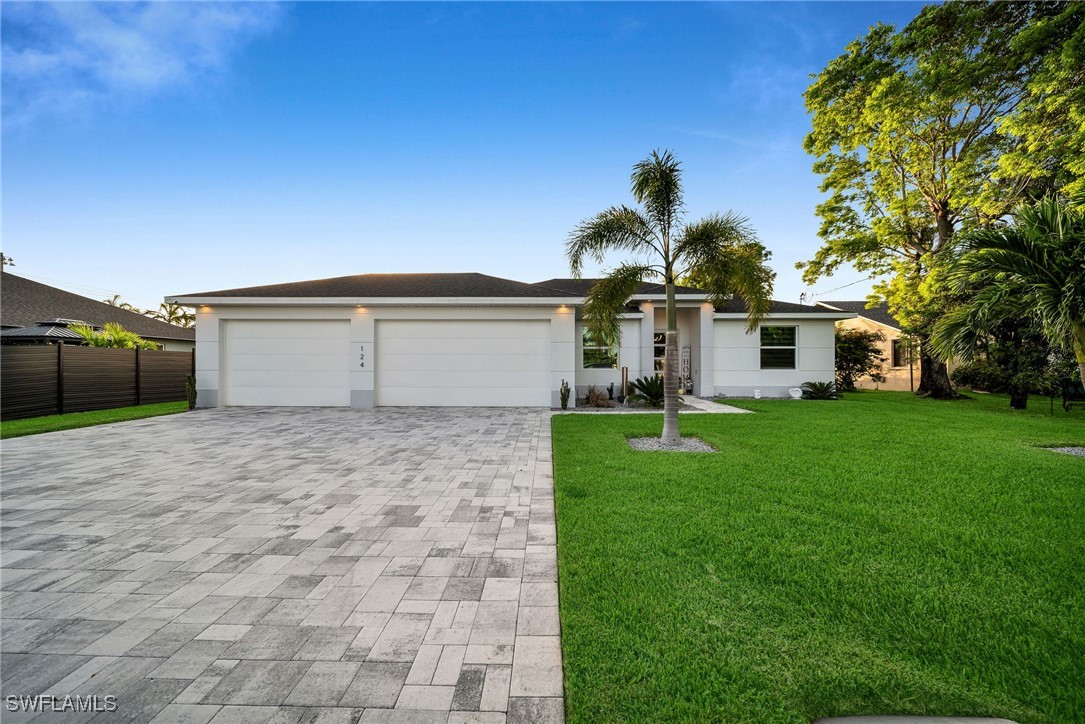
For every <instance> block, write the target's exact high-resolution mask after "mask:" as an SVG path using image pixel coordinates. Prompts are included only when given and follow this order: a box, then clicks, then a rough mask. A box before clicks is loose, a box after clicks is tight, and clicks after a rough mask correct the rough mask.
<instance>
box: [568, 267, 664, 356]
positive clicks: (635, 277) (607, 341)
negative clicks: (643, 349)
mask: <svg viewBox="0 0 1085 724" xmlns="http://www.w3.org/2000/svg"><path fill="white" fill-rule="evenodd" d="M655 273H656V272H655V270H654V269H653V268H652V267H650V266H647V265H643V264H622V265H621V266H619V267H617V268H616V269H614V270H613V271H611V272H610V274H608V275H607V276H605V277H603V278H602V279H600V280H599V281H598V282H596V283H595V285H594V286H593V287H592V288H591V289H589V290H588V293H587V294H586V295H585V297H584V326H585V328H586V329H587V332H588V335H589V336H590V337H591V338H592V339H593V340H595V341H596V342H597V343H598V344H603V345H612V344H617V343H618V342H620V341H621V324H620V322H619V315H621V313H622V312H624V311H625V306H626V304H628V302H629V298H630V297H632V296H633V295H634V294H636V292H637V289H639V288H640V285H641V283H642V282H643V281H644V280H645V279H646V278H649V277H651V276H652V275H653V274H655Z"/></svg>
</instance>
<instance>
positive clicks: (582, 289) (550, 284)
mask: <svg viewBox="0 0 1085 724" xmlns="http://www.w3.org/2000/svg"><path fill="white" fill-rule="evenodd" d="M598 281H599V280H598V279H547V280H546V281H545V282H535V284H534V285H533V286H536V287H546V288H547V289H555V290H558V291H562V292H567V293H569V294H575V295H576V296H578V297H582V296H584V295H585V294H587V293H588V290H589V289H591V288H592V287H593V286H595V283H596V282H598ZM666 292H667V290H666V288H665V287H664V286H663V285H662V284H650V283H644V284H641V285H640V289H638V290H637V294H645V295H650V294H660V295H662V294H666ZM674 292H675V294H704V292H703V291H701V290H700V289H694V288H693V287H678V286H676V287H675V288H674Z"/></svg>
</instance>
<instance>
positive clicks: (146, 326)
mask: <svg viewBox="0 0 1085 724" xmlns="http://www.w3.org/2000/svg"><path fill="white" fill-rule="evenodd" d="M74 322H83V323H85V324H88V325H90V326H92V327H101V326H103V325H104V324H106V323H107V322H116V323H117V324H119V325H121V326H122V327H124V328H125V329H127V330H128V331H130V332H135V333H136V334H138V335H139V336H140V337H143V338H144V339H146V340H150V341H152V342H155V343H157V344H159V345H161V346H162V349H164V350H166V351H168V352H186V351H188V350H190V349H192V348H193V347H194V346H195V344H196V330H195V329H192V328H188V329H186V328H184V327H177V326H175V325H172V324H167V323H166V322H162V321H160V320H157V319H151V318H150V317H147V316H144V315H142V314H140V313H139V312H131V311H129V310H127V309H121V308H120V307H114V306H112V305H109V304H106V303H105V302H99V301H96V300H94V299H88V298H87V297H81V296H79V295H78V294H72V293H71V292H66V291H64V290H63V289H57V288H56V287H51V286H49V285H48V284H42V283H41V282H35V281H32V280H30V279H24V278H23V277H20V276H16V275H14V274H10V273H8V272H6V271H5V272H3V273H0V328H2V329H3V332H0V334H2V335H3V337H2V338H3V342H4V343H5V344H9V343H20V342H22V343H30V344H41V343H46V344H49V343H54V342H55V341H56V340H57V339H64V340H65V341H66V340H67V339H69V338H71V336H74V335H75V333H74V332H71V331H70V330H68V329H66V327H67V325H68V324H71V323H74ZM35 328H37V329H35ZM13 330H18V331H13Z"/></svg>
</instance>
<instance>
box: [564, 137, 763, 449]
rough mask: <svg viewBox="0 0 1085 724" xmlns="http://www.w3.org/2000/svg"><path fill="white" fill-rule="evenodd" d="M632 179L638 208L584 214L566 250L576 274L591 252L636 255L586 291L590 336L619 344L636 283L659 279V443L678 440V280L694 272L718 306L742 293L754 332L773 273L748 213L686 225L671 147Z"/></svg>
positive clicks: (679, 173)
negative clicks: (662, 310)
mask: <svg viewBox="0 0 1085 724" xmlns="http://www.w3.org/2000/svg"><path fill="white" fill-rule="evenodd" d="M630 180H631V191H632V194H633V199H634V201H636V203H637V204H639V206H640V208H632V207H629V206H624V205H623V206H612V207H610V208H609V209H607V210H605V211H603V212H601V213H599V214H597V215H595V216H593V217H591V218H589V219H585V220H584V221H582V222H581V223H580V224H579V225H577V227H576V228H575V229H574V230H573V231H572V233H570V235H569V239H568V241H567V242H566V245H565V251H566V255H567V257H568V260H569V266H570V269H571V271H572V274H573V276H574V277H576V278H580V277H581V275H582V273H583V271H584V263H585V260H586V259H588V258H591V259H594V260H595V261H597V262H599V263H603V262H604V261H605V260H606V255H607V254H608V253H610V252H614V251H619V252H628V253H630V254H632V255H633V259H632V260H630V261H627V262H624V263H621V264H619V265H618V266H617V267H615V268H614V269H612V270H611V271H610V272H609V273H608V274H607V275H606V276H605V277H604V278H602V279H600V280H599V281H598V282H597V283H596V284H595V285H594V286H592V288H591V289H590V290H589V291H588V293H587V295H586V297H585V300H584V310H583V313H584V324H585V327H586V328H587V331H588V334H589V336H590V337H591V338H592V339H594V340H596V341H598V342H600V343H602V344H607V345H611V344H617V343H618V342H619V340H620V335H621V332H620V325H619V315H620V314H621V313H622V312H624V311H625V307H626V304H627V303H628V301H629V299H630V297H632V296H633V295H634V294H635V293H636V292H637V291H638V290H639V289H640V287H641V284H643V283H644V282H650V281H654V282H661V283H663V284H664V286H665V289H666V299H667V332H666V348H665V350H666V352H665V357H664V365H663V381H664V402H663V434H662V442H663V443H664V444H665V445H676V444H678V442H679V440H680V436H679V430H678V406H679V400H678V374H679V369H678V313H677V305H676V303H675V285H676V283H677V281H678V280H679V279H681V278H683V277H686V276H688V275H691V274H692V275H695V276H696V278H697V279H698V281H699V283H700V286H701V288H702V289H703V290H704V291H705V292H706V293H707V295H708V297H709V299H710V300H711V301H712V302H713V303H714V304H716V305H722V304H725V303H726V302H728V301H729V300H730V299H731V298H732V297H734V296H738V297H740V298H741V299H742V300H743V302H744V303H745V308H746V315H747V316H746V326H747V331H751V332H752V331H753V330H754V329H756V328H757V325H758V324H759V322H760V321H761V319H763V318H764V316H765V315H766V314H767V313H768V311H769V309H770V307H771V304H772V301H771V296H772V282H773V278H774V277H775V274H774V272H773V271H772V270H771V269H769V267H768V266H766V262H767V261H768V259H769V252H768V251H767V250H766V249H765V246H764V245H763V244H762V243H761V242H760V241H759V240H758V238H757V234H756V232H755V231H754V229H753V228H752V227H751V226H750V223H749V221H748V220H747V219H746V218H745V217H743V216H741V215H739V214H736V213H734V212H728V213H726V214H722V215H720V214H712V215H710V216H707V217H705V218H703V219H701V220H699V221H696V222H693V223H688V224H687V223H684V221H683V219H684V212H685V201H684V194H683V189H682V168H681V164H679V162H678V161H677V160H676V159H675V157H674V155H673V154H672V153H671V152H670V151H662V152H661V151H653V152H652V153H651V155H649V156H648V158H646V159H645V160H643V161H641V162H640V163H638V164H636V165H635V166H634V167H633V174H632V176H631V179H630Z"/></svg>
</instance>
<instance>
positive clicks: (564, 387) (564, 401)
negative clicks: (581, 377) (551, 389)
mask: <svg viewBox="0 0 1085 724" xmlns="http://www.w3.org/2000/svg"><path fill="white" fill-rule="evenodd" d="M569 392H570V390H569V383H568V382H566V381H565V380H562V381H561V388H560V390H559V394H560V395H561V409H563V410H568V409H569Z"/></svg>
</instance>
